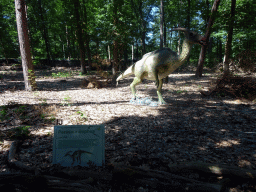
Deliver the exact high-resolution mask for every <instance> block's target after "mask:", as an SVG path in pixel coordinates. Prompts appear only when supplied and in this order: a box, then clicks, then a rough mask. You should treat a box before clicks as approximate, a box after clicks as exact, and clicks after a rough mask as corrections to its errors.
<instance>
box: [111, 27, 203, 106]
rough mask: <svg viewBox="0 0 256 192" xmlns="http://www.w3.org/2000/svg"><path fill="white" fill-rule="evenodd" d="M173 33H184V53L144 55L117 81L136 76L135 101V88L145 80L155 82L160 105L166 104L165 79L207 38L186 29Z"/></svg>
mask: <svg viewBox="0 0 256 192" xmlns="http://www.w3.org/2000/svg"><path fill="white" fill-rule="evenodd" d="M171 31H182V32H184V34H185V40H184V41H183V45H182V52H181V54H180V55H178V54H177V53H176V52H174V51H172V50H171V49H170V48H163V49H159V50H156V51H152V52H149V53H147V54H145V55H143V57H142V59H141V60H139V61H137V62H136V63H134V64H133V65H131V66H130V67H129V68H128V69H127V70H126V71H125V72H124V73H123V74H121V75H120V76H119V77H118V78H117V79H116V81H117V84H118V81H119V80H121V79H123V78H125V77H128V76H130V75H132V74H134V75H135V78H134V80H133V82H132V83H131V85H130V87H131V90H132V94H133V99H135V100H136V98H137V96H136V89H135V86H136V85H138V84H139V83H141V82H142V80H143V79H148V80H155V82H156V83H155V84H156V86H157V95H158V102H159V104H160V105H161V104H166V102H165V101H164V99H163V97H162V85H163V79H164V78H165V77H167V76H168V75H169V74H171V73H172V72H173V71H175V70H176V69H177V68H178V67H179V66H181V65H182V64H183V63H184V62H185V61H186V60H187V58H188V56H189V53H190V50H191V48H192V46H193V44H200V45H205V43H206V42H205V41H206V38H205V37H203V36H201V35H199V34H198V33H196V32H194V31H190V30H188V29H186V28H174V29H172V30H171Z"/></svg>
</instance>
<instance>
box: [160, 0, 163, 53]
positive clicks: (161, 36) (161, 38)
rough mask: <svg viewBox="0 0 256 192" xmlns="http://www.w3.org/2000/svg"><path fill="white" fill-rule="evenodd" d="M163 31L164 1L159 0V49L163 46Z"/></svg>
mask: <svg viewBox="0 0 256 192" xmlns="http://www.w3.org/2000/svg"><path fill="white" fill-rule="evenodd" d="M163 31H164V2H163V0H160V49H162V48H163Z"/></svg>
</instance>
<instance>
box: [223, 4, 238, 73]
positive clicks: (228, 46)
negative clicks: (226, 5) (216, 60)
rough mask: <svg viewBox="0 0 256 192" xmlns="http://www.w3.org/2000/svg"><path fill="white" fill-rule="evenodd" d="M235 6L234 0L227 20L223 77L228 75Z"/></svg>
mask: <svg viewBox="0 0 256 192" xmlns="http://www.w3.org/2000/svg"><path fill="white" fill-rule="evenodd" d="M235 6H236V0H232V3H231V14H230V19H229V29H228V37H227V43H226V47H225V56H224V61H223V69H224V74H223V75H224V77H225V76H228V75H229V58H230V55H231V44H232V36H233V26H234V17H235Z"/></svg>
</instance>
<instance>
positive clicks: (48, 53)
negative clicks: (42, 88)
mask: <svg viewBox="0 0 256 192" xmlns="http://www.w3.org/2000/svg"><path fill="white" fill-rule="evenodd" d="M38 5H39V12H40V17H41V22H42V36H43V39H44V42H45V48H46V54H47V64H48V65H49V64H50V60H51V53H50V50H51V49H50V44H49V39H48V30H47V27H46V25H45V20H46V19H45V18H44V15H45V14H44V13H43V8H42V3H41V0H39V1H38Z"/></svg>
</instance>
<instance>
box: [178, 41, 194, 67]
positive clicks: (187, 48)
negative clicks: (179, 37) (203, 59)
mask: <svg viewBox="0 0 256 192" xmlns="http://www.w3.org/2000/svg"><path fill="white" fill-rule="evenodd" d="M191 48H192V44H190V43H189V41H188V40H187V39H185V40H184V41H183V44H182V52H181V54H180V55H179V57H178V61H179V62H178V63H180V65H182V64H183V63H184V62H185V61H186V60H187V59H188V56H189V53H190V50H191Z"/></svg>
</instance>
